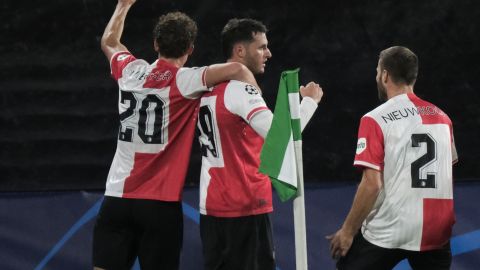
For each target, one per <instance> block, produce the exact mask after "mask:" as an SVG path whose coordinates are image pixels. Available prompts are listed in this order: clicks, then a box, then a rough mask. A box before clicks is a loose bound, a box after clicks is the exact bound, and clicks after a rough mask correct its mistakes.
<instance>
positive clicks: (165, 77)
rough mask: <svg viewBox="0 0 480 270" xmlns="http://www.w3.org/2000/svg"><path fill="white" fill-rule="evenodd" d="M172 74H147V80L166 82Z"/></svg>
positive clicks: (155, 72) (169, 72) (157, 72)
mask: <svg viewBox="0 0 480 270" xmlns="http://www.w3.org/2000/svg"><path fill="white" fill-rule="evenodd" d="M172 76H173V75H172V72H171V71H170V70H167V71H165V72H160V71H158V70H157V71H154V72H152V73H150V74H148V79H149V80H152V81H157V82H158V81H168V80H170V79H171V78H172Z"/></svg>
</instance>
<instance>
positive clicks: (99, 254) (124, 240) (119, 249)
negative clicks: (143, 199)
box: [93, 196, 137, 270]
mask: <svg viewBox="0 0 480 270" xmlns="http://www.w3.org/2000/svg"><path fill="white" fill-rule="evenodd" d="M130 213H131V200H127V199H120V198H115V197H108V196H106V197H105V199H104V200H103V203H102V206H101V208H100V211H99V213H98V216H97V219H96V222H95V227H94V232H93V266H94V268H95V269H120V270H130V269H131V267H132V266H133V264H134V262H135V257H136V247H137V246H136V241H135V233H134V229H133V224H132V217H131V215H130Z"/></svg>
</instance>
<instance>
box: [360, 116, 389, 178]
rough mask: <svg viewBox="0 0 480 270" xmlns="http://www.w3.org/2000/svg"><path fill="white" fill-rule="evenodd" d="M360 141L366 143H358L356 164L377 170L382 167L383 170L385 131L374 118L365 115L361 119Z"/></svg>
mask: <svg viewBox="0 0 480 270" xmlns="http://www.w3.org/2000/svg"><path fill="white" fill-rule="evenodd" d="M358 143H359V144H362V143H364V145H357V153H356V155H355V161H354V166H356V167H369V168H372V169H375V170H378V168H380V170H382V171H383V166H384V157H385V150H384V147H385V146H384V139H383V132H382V129H381V128H380V126H379V125H378V123H377V122H376V121H375V120H374V119H373V118H371V117H369V116H364V117H362V119H361V120H360V127H359V129H358ZM368 165H374V166H368ZM375 166H378V167H375Z"/></svg>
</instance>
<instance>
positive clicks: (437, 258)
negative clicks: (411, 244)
mask: <svg viewBox="0 0 480 270" xmlns="http://www.w3.org/2000/svg"><path fill="white" fill-rule="evenodd" d="M408 262H409V263H410V266H411V267H412V268H413V270H430V269H435V270H448V269H450V266H451V264H452V252H451V249H450V243H448V244H446V245H445V246H444V247H443V248H441V249H437V250H431V251H423V252H411V253H409V255H408Z"/></svg>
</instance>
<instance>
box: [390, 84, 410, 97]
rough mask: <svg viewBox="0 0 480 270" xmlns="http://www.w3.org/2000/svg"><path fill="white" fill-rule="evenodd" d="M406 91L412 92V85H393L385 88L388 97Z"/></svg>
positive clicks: (405, 92)
mask: <svg viewBox="0 0 480 270" xmlns="http://www.w3.org/2000/svg"><path fill="white" fill-rule="evenodd" d="M408 93H413V85H405V84H404V85H394V86H393V87H391V88H390V89H388V90H387V96H388V99H391V98H393V97H396V96H398V95H403V94H408Z"/></svg>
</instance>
